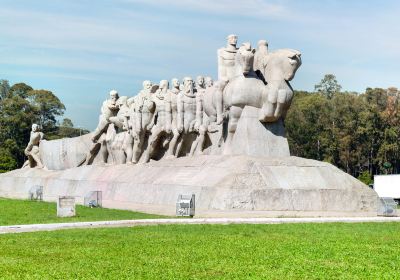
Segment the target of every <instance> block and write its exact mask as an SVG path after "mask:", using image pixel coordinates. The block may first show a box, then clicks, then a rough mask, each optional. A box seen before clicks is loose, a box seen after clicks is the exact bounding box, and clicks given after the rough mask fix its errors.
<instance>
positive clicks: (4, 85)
mask: <svg viewBox="0 0 400 280" xmlns="http://www.w3.org/2000/svg"><path fill="white" fill-rule="evenodd" d="M9 91H10V84H9V83H8V81H7V80H0V99H4V98H6V97H7V96H8V92H9Z"/></svg>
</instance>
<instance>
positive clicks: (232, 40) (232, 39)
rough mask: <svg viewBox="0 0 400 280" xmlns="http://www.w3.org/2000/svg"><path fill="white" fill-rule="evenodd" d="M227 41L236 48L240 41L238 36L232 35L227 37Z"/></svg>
mask: <svg viewBox="0 0 400 280" xmlns="http://www.w3.org/2000/svg"><path fill="white" fill-rule="evenodd" d="M226 40H227V42H228V45H232V46H236V44H237V41H238V36H237V35H235V34H230V35H228V36H227V37H226Z"/></svg>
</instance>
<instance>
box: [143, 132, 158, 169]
mask: <svg viewBox="0 0 400 280" xmlns="http://www.w3.org/2000/svg"><path fill="white" fill-rule="evenodd" d="M160 135H161V130H160V129H159V127H158V126H153V128H152V130H151V134H150V138H149V145H148V147H147V150H146V151H145V152H144V155H143V157H144V160H143V162H149V161H150V158H151V156H152V155H153V153H154V150H155V148H156V146H157V142H158V139H159V138H160Z"/></svg>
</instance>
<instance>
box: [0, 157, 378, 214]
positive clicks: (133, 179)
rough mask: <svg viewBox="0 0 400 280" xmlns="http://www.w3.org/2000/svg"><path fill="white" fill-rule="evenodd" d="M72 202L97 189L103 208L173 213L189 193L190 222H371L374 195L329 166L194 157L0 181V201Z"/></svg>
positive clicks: (7, 176)
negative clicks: (192, 199) (192, 204)
mask: <svg viewBox="0 0 400 280" xmlns="http://www.w3.org/2000/svg"><path fill="white" fill-rule="evenodd" d="M33 185H42V186H44V195H43V199H44V200H46V201H56V200H57V198H58V196H60V195H70V196H75V197H76V201H77V203H79V204H83V200H84V196H85V195H86V194H87V193H88V192H90V191H94V190H96V191H102V194H103V207H109V208H117V209H130V210H135V211H141V212H147V213H154V214H163V215H171V216H173V215H175V211H176V201H177V198H178V195H179V194H195V195H196V217H279V216H283V217H288V216H289V217H313V216H314V217H315V216H376V215H377V194H376V192H375V191H373V190H372V189H370V188H368V186H366V185H364V184H363V183H361V182H360V181H358V180H357V179H355V178H353V177H352V176H350V175H348V174H347V173H345V172H343V171H341V170H339V169H338V168H336V167H334V166H333V165H331V164H329V163H324V162H319V161H315V160H309V159H304V158H298V157H278V158H266V157H251V156H222V155H218V156H211V155H203V156H195V157H183V158H175V159H168V160H167V159H165V160H161V161H152V162H150V163H147V164H139V165H133V166H132V165H110V166H98V165H97V166H94V165H92V166H82V167H79V168H71V169H67V170H62V171H49V170H41V169H20V170H14V171H11V172H8V173H4V174H1V175H0V196H2V197H10V198H27V196H28V193H29V189H30V188H31V187H32V186H33Z"/></svg>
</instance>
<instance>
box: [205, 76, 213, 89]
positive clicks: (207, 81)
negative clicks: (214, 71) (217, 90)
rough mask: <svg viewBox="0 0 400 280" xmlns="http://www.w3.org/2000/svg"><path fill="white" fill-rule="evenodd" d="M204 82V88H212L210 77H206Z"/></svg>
mask: <svg viewBox="0 0 400 280" xmlns="http://www.w3.org/2000/svg"><path fill="white" fill-rule="evenodd" d="M205 82H206V87H212V86H213V85H214V81H213V79H212V78H211V77H206V79H205Z"/></svg>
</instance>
